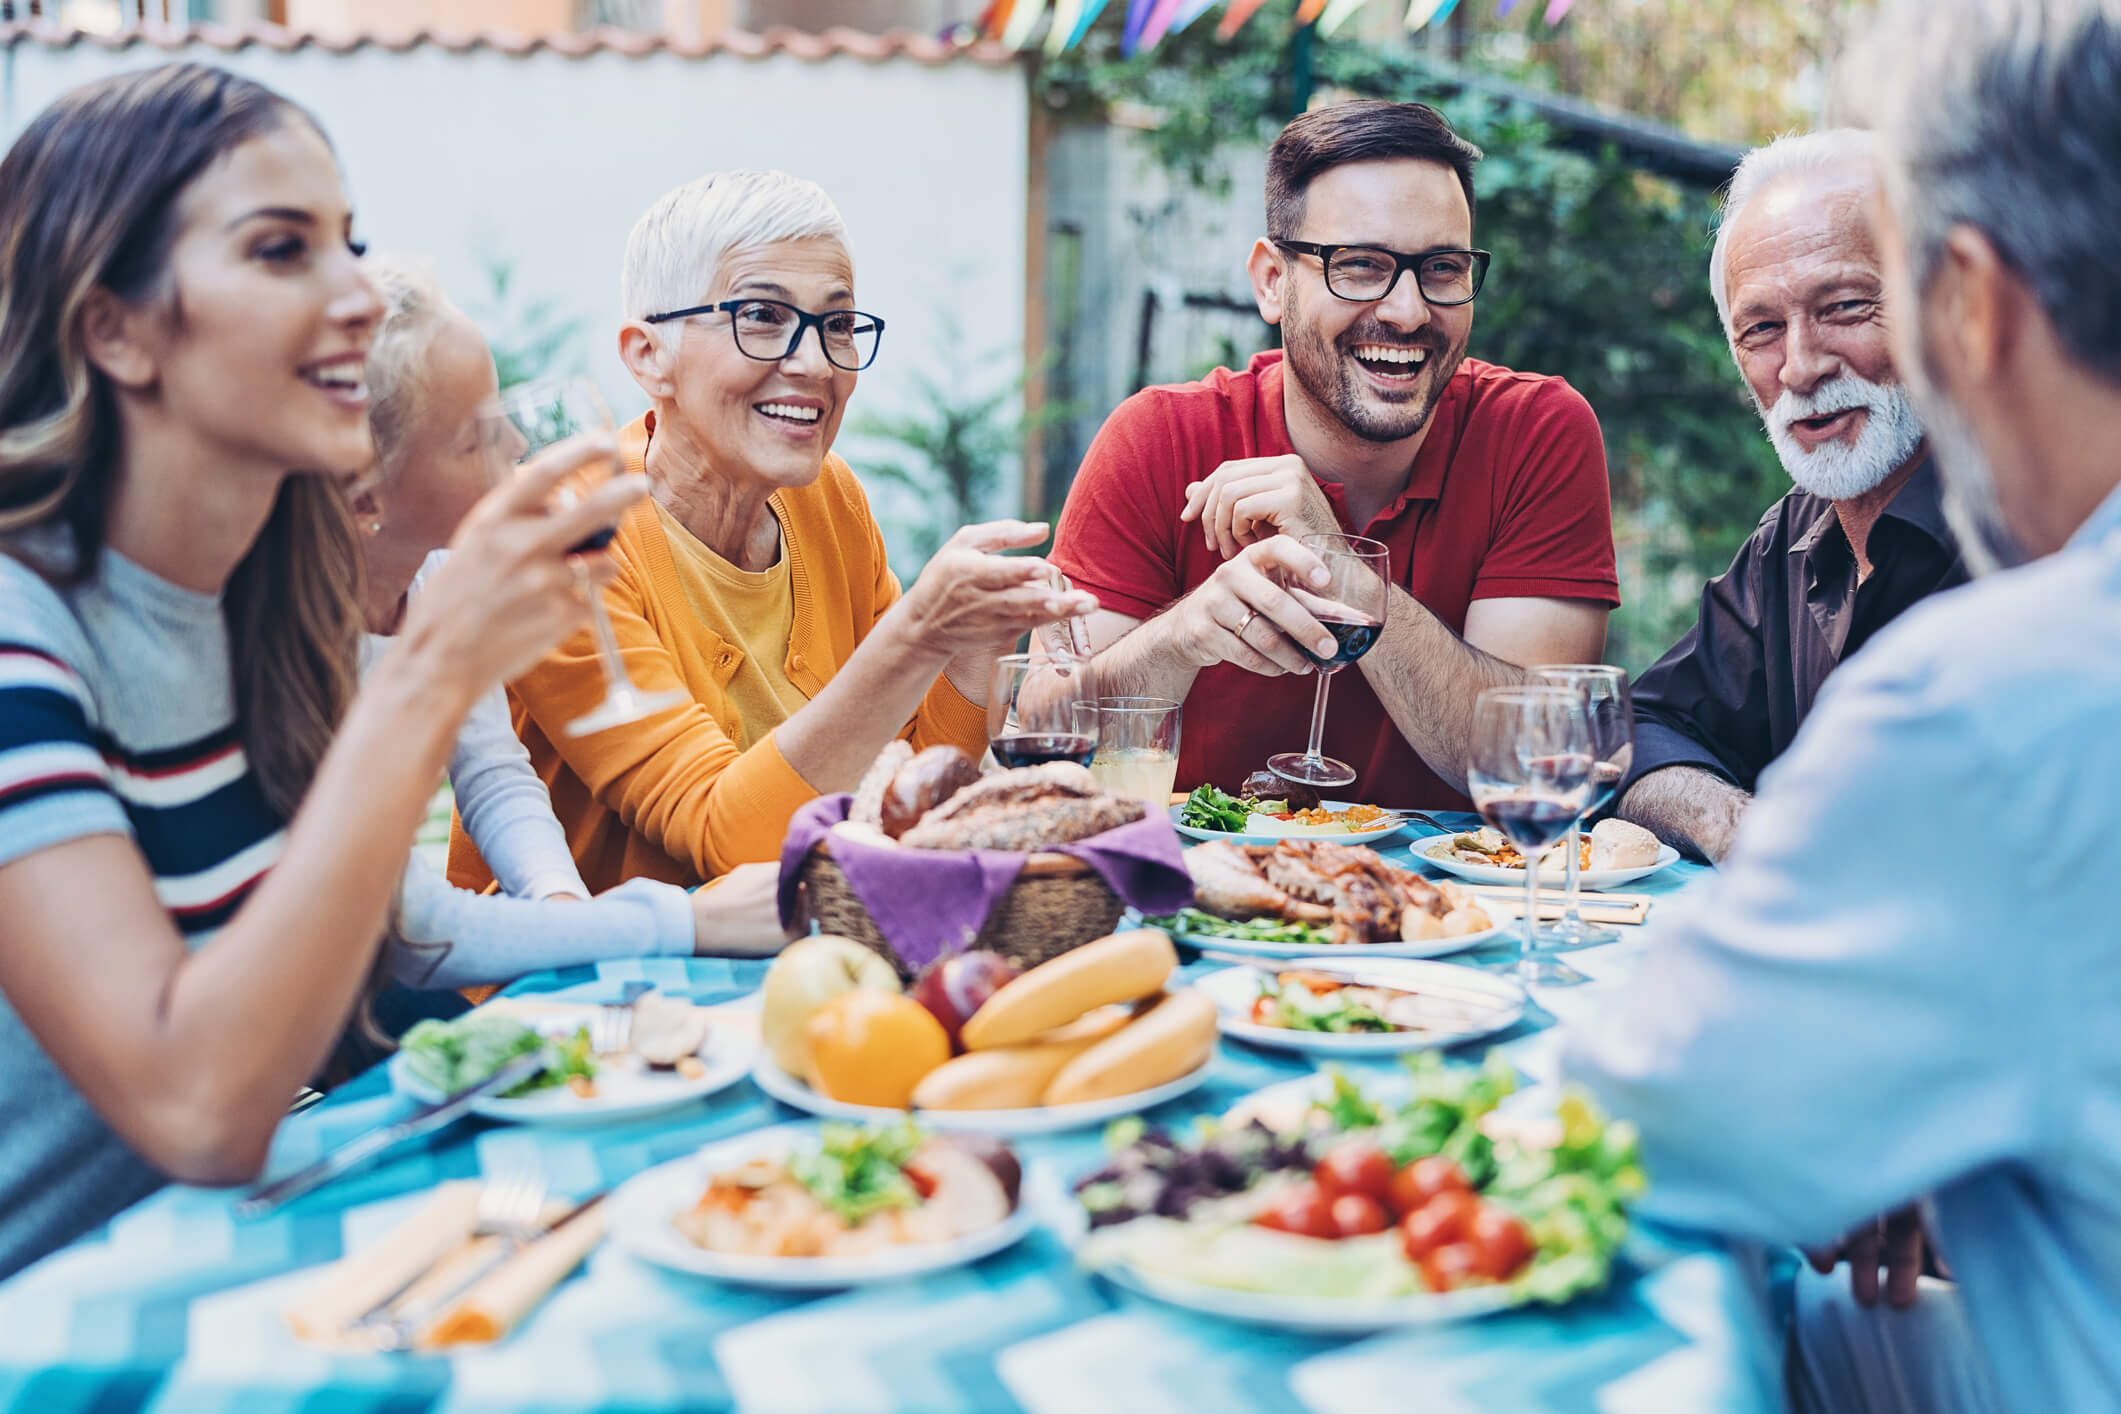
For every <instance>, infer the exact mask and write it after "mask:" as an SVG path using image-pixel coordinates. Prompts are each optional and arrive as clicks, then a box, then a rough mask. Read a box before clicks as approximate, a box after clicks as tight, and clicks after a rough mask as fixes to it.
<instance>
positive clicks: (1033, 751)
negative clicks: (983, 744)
mask: <svg viewBox="0 0 2121 1414" xmlns="http://www.w3.org/2000/svg"><path fill="white" fill-rule="evenodd" d="M988 744H989V745H990V746H992V747H993V748H994V759H995V760H997V761H999V762H1001V763H1002V764H1003V765H1004V766H1008V767H1012V768H1013V767H1017V766H1043V765H1045V764H1046V763H1047V762H1049V761H1073V762H1074V763H1075V764H1076V765H1078V766H1087V765H1089V764H1090V758H1091V757H1093V756H1095V755H1096V754H1097V738H1096V737H1094V736H1089V735H1085V734H1080V733H1073V732H1027V733H1024V734H1022V735H1018V736H998V737H996V738H994V740H993V741H991V742H990V743H988Z"/></svg>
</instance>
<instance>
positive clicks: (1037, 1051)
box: [913, 1006, 1134, 1110]
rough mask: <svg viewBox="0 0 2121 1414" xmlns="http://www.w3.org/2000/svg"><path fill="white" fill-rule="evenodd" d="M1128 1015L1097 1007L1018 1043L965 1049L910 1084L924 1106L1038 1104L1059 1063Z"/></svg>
mask: <svg viewBox="0 0 2121 1414" xmlns="http://www.w3.org/2000/svg"><path fill="white" fill-rule="evenodd" d="M1133 1019H1134V1011H1133V1009H1132V1008H1131V1007H1124V1006H1106V1007H1099V1008H1098V1009H1097V1010H1095V1011H1093V1012H1091V1013H1089V1014H1088V1015H1087V1016H1082V1017H1078V1018H1076V1019H1075V1020H1074V1021H1071V1022H1069V1023H1068V1024H1067V1025H1066V1026H1062V1027H1058V1028H1056V1029H1055V1030H1052V1031H1048V1032H1046V1033H1045V1034H1044V1035H1043V1036H1039V1037H1036V1038H1034V1039H1032V1040H1030V1041H1027V1042H1025V1043H1024V1044H1023V1045H1021V1046H1002V1047H999V1048H997V1049H995V1050H991V1051H967V1052H966V1053H965V1054H964V1055H961V1056H959V1057H957V1059H955V1060H950V1061H945V1062H944V1063H943V1064H941V1065H940V1066H937V1067H936V1068H935V1069H934V1070H931V1071H929V1072H928V1074H927V1075H926V1076H924V1077H922V1079H921V1083H920V1084H919V1085H916V1086H915V1087H914V1088H913V1104H914V1107H915V1108H917V1109H924V1110H1016V1109H1027V1108H1029V1107H1031V1106H1033V1105H1036V1104H1037V1103H1038V1102H1039V1097H1040V1096H1041V1095H1044V1094H1045V1093H1046V1087H1047V1086H1048V1085H1051V1084H1052V1083H1053V1077H1054V1076H1056V1075H1058V1074H1060V1071H1061V1067H1062V1066H1064V1065H1066V1064H1067V1063H1068V1062H1069V1061H1072V1060H1074V1059H1075V1058H1076V1057H1077V1056H1079V1055H1081V1054H1082V1053H1083V1052H1084V1051H1087V1050H1089V1049H1090V1047H1092V1046H1094V1045H1096V1044H1097V1043H1098V1042H1100V1041H1103V1040H1105V1039H1106V1038H1107V1037H1110V1036H1113V1035H1116V1034H1117V1033H1118V1032H1119V1031H1120V1029H1121V1028H1123V1027H1124V1026H1126V1024H1127V1023H1128V1022H1130V1021H1132V1020H1133Z"/></svg>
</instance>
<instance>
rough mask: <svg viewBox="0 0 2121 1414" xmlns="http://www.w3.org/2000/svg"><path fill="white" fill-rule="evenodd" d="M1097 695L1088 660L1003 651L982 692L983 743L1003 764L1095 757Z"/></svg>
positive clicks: (1082, 760) (1085, 762)
mask: <svg viewBox="0 0 2121 1414" xmlns="http://www.w3.org/2000/svg"><path fill="white" fill-rule="evenodd" d="M1097 739H1098V713H1097V693H1096V690H1095V689H1094V688H1093V687H1092V686H1091V683H1090V660H1089V659H1087V658H1084V657H1083V656H1081V655H1080V654H1076V653H1055V652H1050V651H1044V650H1040V651H1034V652H1030V653H1004V654H1003V655H1002V656H1001V657H999V658H997V659H995V660H994V679H993V682H992V684H991V685H990V686H989V688H988V689H987V744H988V746H989V747H991V748H992V749H993V751H994V759H995V760H997V761H999V762H1001V763H1002V765H1004V766H1011V767H1014V766H1042V765H1044V764H1045V763H1046V762H1048V761H1073V762H1074V763H1075V764H1076V765H1078V766H1088V765H1089V764H1090V758H1091V757H1093V756H1095V755H1096V754H1097Z"/></svg>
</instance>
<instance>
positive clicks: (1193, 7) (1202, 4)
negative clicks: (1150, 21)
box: [1142, 0, 1216, 43]
mask: <svg viewBox="0 0 2121 1414" xmlns="http://www.w3.org/2000/svg"><path fill="white" fill-rule="evenodd" d="M1215 3H1216V0H1180V3H1179V7H1178V18H1177V19H1175V20H1173V21H1171V28H1170V29H1169V30H1168V31H1166V33H1169V34H1177V33H1178V32H1179V31H1180V30H1182V29H1184V28H1185V27H1186V26H1187V25H1190V24H1192V23H1193V22H1194V21H1195V20H1197V19H1199V18H1200V17H1201V16H1202V15H1205V14H1207V13H1208V11H1210V10H1212V9H1214V8H1215ZM1157 38H1159V39H1161V38H1163V36H1162V35H1158V36H1157ZM1142 42H1143V43H1147V42H1148V36H1147V35H1146V34H1145V35H1143V36H1142Z"/></svg>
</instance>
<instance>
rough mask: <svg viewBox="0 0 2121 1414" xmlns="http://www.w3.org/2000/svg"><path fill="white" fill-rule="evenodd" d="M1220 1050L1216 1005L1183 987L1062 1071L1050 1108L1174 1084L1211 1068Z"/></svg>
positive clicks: (1051, 1089) (1049, 1094)
mask: <svg viewBox="0 0 2121 1414" xmlns="http://www.w3.org/2000/svg"><path fill="white" fill-rule="evenodd" d="M1214 1049H1215V1003H1213V1002H1211V1001H1209V1000H1208V999H1207V998H1206V997H1205V996H1203V995H1201V993H1200V992H1199V991H1198V990H1197V989H1196V988H1192V987H1181V988H1180V989H1179V990H1177V991H1175V992H1172V993H1170V994H1168V995H1167V996H1165V997H1164V998H1163V999H1162V1000H1161V1001H1159V1002H1157V1003H1156V1004H1155V1005H1154V1006H1152V1007H1150V1008H1149V1010H1148V1012H1147V1013H1146V1014H1144V1015H1142V1016H1141V1017H1139V1018H1137V1019H1136V1020H1135V1021H1134V1023H1133V1024H1132V1025H1130V1026H1128V1027H1127V1028H1126V1029H1125V1030H1123V1031H1121V1032H1119V1033H1118V1034H1117V1035H1115V1036H1112V1037H1110V1038H1108V1039H1106V1040H1103V1041H1100V1042H1098V1043H1097V1044H1096V1045H1094V1046H1091V1047H1090V1048H1089V1049H1088V1050H1085V1051H1084V1052H1083V1053H1082V1054H1081V1055H1079V1056H1077V1057H1076V1058H1075V1059H1073V1060H1071V1061H1069V1062H1068V1063H1067V1064H1066V1065H1064V1066H1062V1067H1061V1069H1060V1073H1059V1074H1057V1075H1055V1076H1054V1077H1053V1083H1052V1084H1051V1085H1048V1086H1047V1087H1046V1094H1045V1102H1046V1103H1047V1104H1049V1105H1080V1104H1085V1103H1087V1102H1089V1101H1091V1100H1109V1099H1111V1098H1112V1097H1113V1096H1115V1095H1132V1094H1135V1093H1136V1092H1138V1091H1142V1090H1152V1089H1154V1088H1156V1087H1157V1086H1159V1085H1168V1084H1170V1083H1171V1082H1172V1081H1174V1080H1176V1079H1178V1078H1179V1077H1180V1076H1182V1075H1190V1074H1192V1073H1193V1072H1194V1071H1195V1070H1198V1069H1199V1068H1200V1067H1201V1066H1202V1065H1203V1064H1205V1063H1206V1061H1207V1059H1208V1056H1209V1053H1210V1052H1212V1051H1213V1050H1214Z"/></svg>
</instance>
